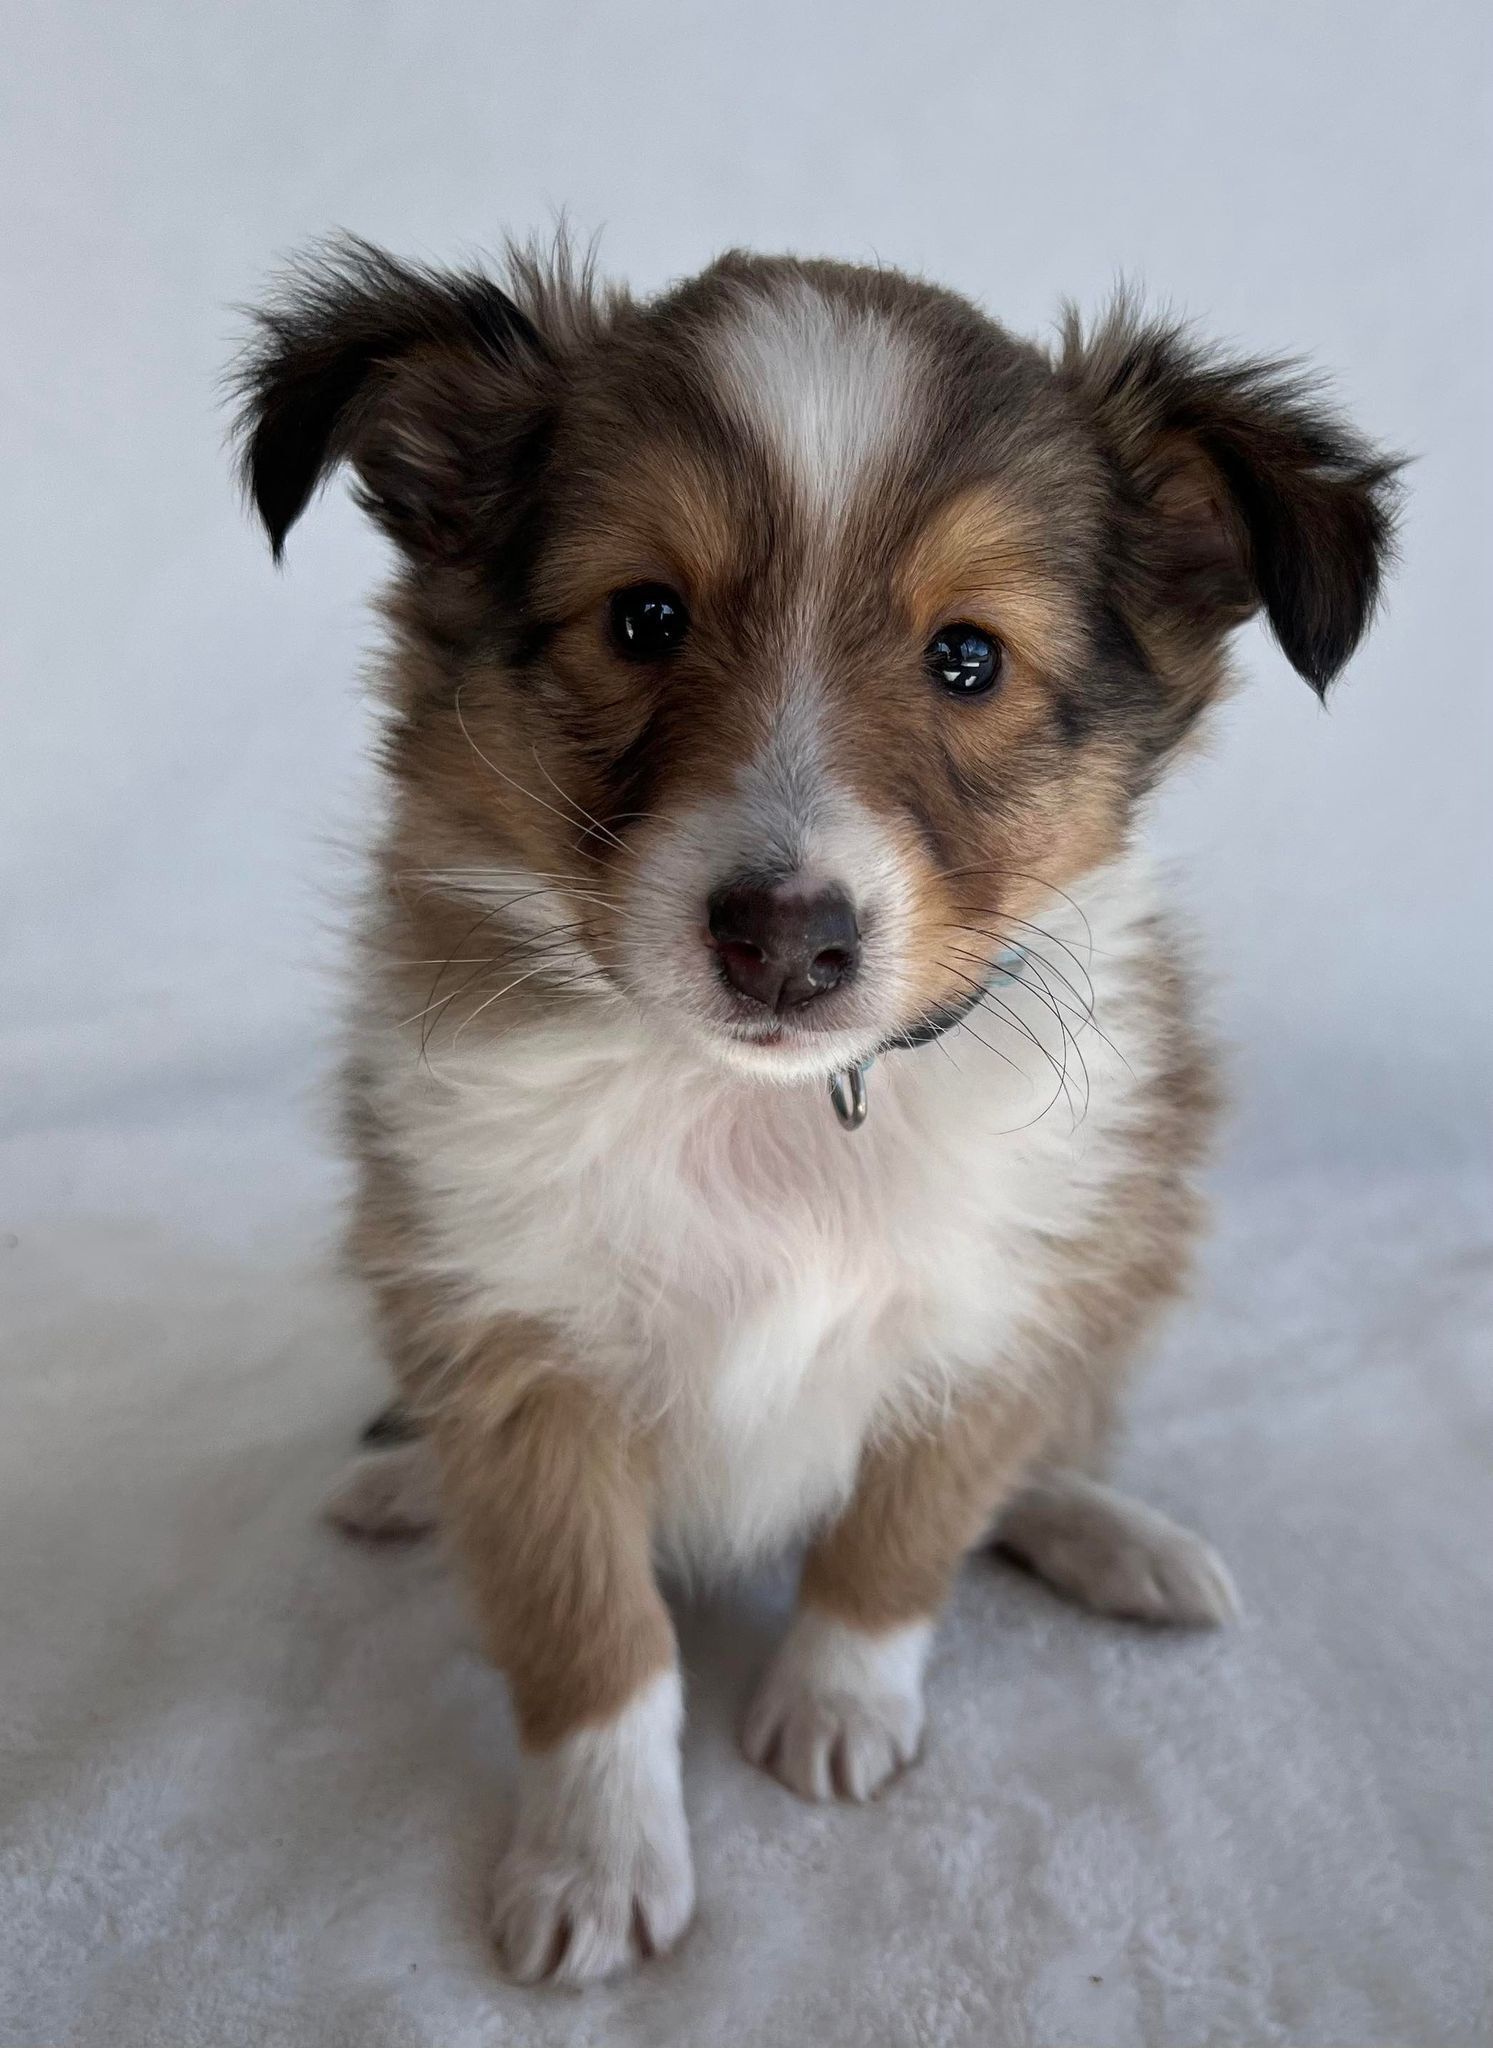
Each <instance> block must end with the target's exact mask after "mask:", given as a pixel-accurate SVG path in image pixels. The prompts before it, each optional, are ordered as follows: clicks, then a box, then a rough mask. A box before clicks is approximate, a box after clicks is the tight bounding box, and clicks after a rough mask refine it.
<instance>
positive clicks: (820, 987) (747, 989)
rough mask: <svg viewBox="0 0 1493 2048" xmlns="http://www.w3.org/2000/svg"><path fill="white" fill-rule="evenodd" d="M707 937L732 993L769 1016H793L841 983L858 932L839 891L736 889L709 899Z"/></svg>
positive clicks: (856, 952)
mask: <svg viewBox="0 0 1493 2048" xmlns="http://www.w3.org/2000/svg"><path fill="white" fill-rule="evenodd" d="M709 911H710V937H711V940H712V943H713V944H714V946H715V949H716V952H717V953H718V954H719V955H720V962H721V967H722V969H723V970H724V972H725V976H726V979H727V980H728V981H729V982H730V983H731V986H732V987H733V988H736V989H739V990H740V991H741V993H742V994H743V995H744V996H749V997H750V998H751V1000H752V1001H753V1002H754V1003H761V1004H762V1005H763V1006H764V1007H765V1008H767V1009H769V1010H796V1009H800V1008H801V1007H802V1006H803V1005H804V1004H805V1003H812V1002H813V1000H814V998H815V997H816V996H822V995H824V994H825V993H826V992H827V991H828V990H830V989H832V988H834V987H836V986H837V985H838V984H839V983H840V982H842V981H843V980H844V979H845V977H846V975H848V974H849V973H850V972H851V970H852V968H853V967H854V966H855V964H856V962H857V960H858V959H859V958H860V938H861V935H860V932H859V930H858V929H857V926H856V922H855V912H854V910H853V909H852V908H851V903H850V898H849V897H848V896H847V895H846V894H845V893H844V891H843V890H842V889H819V888H815V889H805V888H803V887H802V886H801V885H799V884H795V883H793V882H776V883H773V882H735V883H733V884H732V885H731V886H730V887H729V888H726V889H718V890H717V891H716V893H715V894H714V895H713V896H712V897H711V899H710V905H709Z"/></svg>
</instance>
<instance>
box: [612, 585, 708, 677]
mask: <svg viewBox="0 0 1493 2048" xmlns="http://www.w3.org/2000/svg"><path fill="white" fill-rule="evenodd" d="M609 616H610V619H611V627H612V644H613V646H614V647H615V648H616V650H617V652H618V653H619V654H620V655H622V656H624V657H625V658H626V659H627V660H628V661H662V660H663V658H664V656H665V655H668V654H672V653H673V652H674V649H675V648H676V647H677V646H678V645H679V644H680V642H681V641H682V640H683V638H684V636H685V634H686V633H687V632H688V631H689V613H688V612H687V611H686V610H685V608H684V599H683V598H682V597H681V596H680V595H679V592H678V591H677V590H670V588H669V586H668V584H667V583H630V584H629V585H628V586H627V588H626V590H617V591H614V592H613V593H612V601H611V607H610V614H609Z"/></svg>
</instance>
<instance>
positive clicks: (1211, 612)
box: [1058, 299, 1400, 695]
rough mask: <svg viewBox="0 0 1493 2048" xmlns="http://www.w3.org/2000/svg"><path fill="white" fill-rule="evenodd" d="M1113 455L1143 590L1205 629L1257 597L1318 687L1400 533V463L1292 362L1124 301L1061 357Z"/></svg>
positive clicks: (1069, 340) (1346, 650)
mask: <svg viewBox="0 0 1493 2048" xmlns="http://www.w3.org/2000/svg"><path fill="white" fill-rule="evenodd" d="M1058 374H1059V376H1060V378H1061V379H1062V380H1063V381H1064V382H1065V383H1066V384H1068V386H1069V387H1070V388H1071V389H1072V391H1073V392H1074V393H1075V395H1076V396H1077V397H1078V398H1079V399H1080V401H1081V402H1082V403H1083V405H1084V406H1085V408H1086V409H1087V411H1088V412H1089V414H1090V416H1091V418H1092V419H1093V421H1094V424H1095V426H1096V427H1097V429H1098V432H1099V435H1100V439H1101V442H1102V444H1103V445H1104V447H1105V449H1106V452H1107V453H1108V455H1109V457H1110V459H1111V461H1112V462H1113V463H1114V464H1115V465H1116V468H1117V471H1118V474H1119V477H1120V485H1121V496H1122V501H1123V525H1124V527H1125V530H1126V533H1127V537H1128V542H1129V546H1128V550H1127V552H1128V554H1129V557H1130V561H1129V566H1130V569H1131V572H1132V575H1133V576H1134V578H1135V579H1136V581H1137V582H1138V585H1139V589H1140V594H1141V599H1142V602H1144V603H1149V604H1150V605H1151V606H1152V607H1160V608H1161V609H1163V610H1164V611H1166V612H1168V613H1169V614H1171V615H1172V616H1173V617H1175V618H1176V619H1178V620H1180V621H1182V622H1185V623H1186V624H1187V625H1189V626H1190V627H1191V628H1193V629H1194V630H1195V631H1198V632H1200V633H1202V634H1203V635H1205V636H1206V635H1214V636H1216V635H1218V634H1220V633H1222V632H1224V631H1226V630H1227V629H1228V628H1229V627H1231V626H1235V625H1237V624H1239V623H1240V622H1241V621H1242V620H1243V619H1246V618H1248V617H1249V616H1250V614H1251V613H1252V612H1254V611H1256V610H1258V609H1259V608H1260V606H1262V605H1263V607H1264V609H1265V612H1266V615H1267V617H1268V618H1269V620H1270V624H1271V627H1272V629H1273V630H1274V633H1275V637H1276V639H1277V640H1278V641H1279V642H1280V644H1281V647H1282V648H1283V649H1284V651H1285V653H1286V656H1287V658H1288V659H1289V661H1290V663H1291V665H1292V667H1293V668H1294V669H1296V671H1297V672H1298V674H1300V675H1303V676H1305V677H1306V679H1307V681H1308V682H1309V683H1310V684H1311V685H1312V687H1313V688H1314V689H1315V690H1316V691H1317V692H1318V694H1319V695H1322V694H1324V693H1325V691H1326V688H1327V685H1328V684H1329V683H1330V682H1331V681H1332V679H1333V677H1334V676H1336V675H1337V673H1338V671H1339V670H1340V669H1341V668H1342V666H1343V664H1344V663H1345V662H1346V661H1347V659H1348V657H1349V655H1351V654H1352V652H1353V650H1354V648H1355V647H1356V646H1357V645H1358V642H1359V640H1360V639H1361V638H1362V636H1363V633H1364V630H1365V628H1366V627H1367V625H1368V623H1369V620H1370V618H1371V616H1372V614H1373V610H1374V606H1375V603H1376V602H1377V599H1378V594H1379V583H1380V577H1381V574H1382V571H1383V568H1384V564H1385V561H1386V558H1387V556H1388V554H1389V551H1390V548H1391V545H1392V541H1393V531H1394V513H1395V504H1396V499H1397V495H1398V493H1397V488H1396V482H1395V479H1396V476H1397V473H1398V470H1399V467H1400V465H1399V463H1398V462H1396V461H1395V460H1393V459H1392V458H1390V457H1388V456H1385V455H1383V454H1381V453H1380V452H1379V451H1378V450H1376V449H1374V448H1372V447H1371V446H1370V445H1369V444H1368V442H1366V441H1365V440H1363V439H1362V438H1361V437H1360V436H1359V435H1358V434H1356V433H1355V432H1354V431H1353V429H1352V428H1351V427H1349V426H1348V425H1347V424H1346V423H1345V422H1344V421H1342V420H1341V419H1339V418H1337V417H1336V415H1335V414H1333V413H1332V412H1331V411H1330V410H1329V409H1327V408H1326V407H1324V406H1323V405H1322V404H1320V403H1319V402H1318V399H1317V397H1316V395H1315V392H1314V389H1313V387H1312V385H1311V384H1310V383H1309V382H1308V381H1305V380H1303V379H1302V378H1301V377H1300V376H1299V375H1297V374H1294V373H1293V372H1292V370H1291V369H1290V368H1289V366H1282V365H1280V364H1273V363H1259V362H1229V361H1226V360H1224V359H1223V358H1221V357H1219V356H1217V355H1215V354H1212V353H1211V352H1209V351H1208V350H1207V349H1205V348H1202V347H1200V346H1198V345H1197V344H1196V343H1195V342H1194V341H1193V340H1191V339H1190V338H1189V336H1188V335H1187V333H1186V331H1185V330H1183V329H1181V328H1179V327H1177V326H1175V325H1168V324H1165V323H1147V322H1145V321H1143V320H1142V319H1140V318H1139V317H1138V316H1137V314H1136V311H1135V309H1134V307H1133V306H1132V305H1131V304H1130V303H1129V302H1128V301H1126V300H1123V299H1122V300H1121V301H1120V303H1119V304H1118V305H1117V306H1116V307H1115V308H1114V310H1113V311H1112V312H1111V313H1110V315H1109V316H1108V318H1107V319H1105V320H1104V321H1103V322H1101V323H1100V325H1099V326H1098V327H1097V328H1096V329H1095V330H1094V331H1093V332H1092V333H1090V334H1087V335H1086V334H1084V333H1083V332H1082V331H1081V329H1080V327H1079V325H1078V322H1077V321H1076V319H1074V318H1073V317H1072V316H1071V315H1070V316H1069V319H1068V321H1067V323H1066V327H1065V334H1064V347H1063V352H1062V357H1061V360H1060V362H1059V366H1058Z"/></svg>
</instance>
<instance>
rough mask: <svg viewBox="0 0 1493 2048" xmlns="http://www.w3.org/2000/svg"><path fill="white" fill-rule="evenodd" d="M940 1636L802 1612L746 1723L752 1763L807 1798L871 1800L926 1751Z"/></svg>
mask: <svg viewBox="0 0 1493 2048" xmlns="http://www.w3.org/2000/svg"><path fill="white" fill-rule="evenodd" d="M932 1635H933V1628H932V1624H931V1623H930V1622H926V1621H920V1622H913V1623H911V1624H910V1625H909V1626H907V1627H905V1628H897V1629H888V1630H886V1631H885V1632H884V1633H882V1634H880V1635H871V1634H868V1633H867V1632H866V1631H865V1630H864V1629H858V1628H851V1627H850V1626H849V1625H848V1624H847V1623H845V1622H842V1621H832V1620H830V1619H829V1617H828V1616H825V1615H818V1614H815V1613H813V1612H812V1611H810V1610H808V1609H805V1610H803V1611H802V1612H800V1614H799V1615H798V1617H797V1619H796V1620H795V1621H794V1623H793V1626H792V1627H791V1628H790V1629H789V1631H788V1633H787V1635H786V1636H785V1637H784V1639H783V1642H782V1644H781V1645H780V1647H779V1649H778V1653H777V1655H776V1656H775V1657H774V1658H773V1660H772V1663H771V1664H770V1665H769V1666H768V1669H767V1673H766V1675H765V1677H764V1678H763V1680H762V1682H761V1684H760V1685H759V1686H758V1688H757V1693H756V1696H755V1698H754V1699H753V1701H752V1704H751V1706H750V1708H749V1709H748V1710H747V1717H746V1720H745V1722H744V1723H743V1724H742V1731H741V1746H742V1748H743V1749H744V1750H745V1752H746V1755H747V1758H748V1760H749V1761H750V1762H751V1763H754V1764H757V1765H759V1766H760V1767H761V1768H762V1769H763V1770H765V1771H771V1772H772V1773H773V1775H774V1776H775V1777H778V1778H781V1779H782V1781H783V1783H784V1784H785V1785H786V1786H787V1787H788V1788H789V1790H790V1791H793V1792H797V1793H798V1794H799V1796H800V1797H801V1798H804V1799H869V1798H871V1797H872V1795H873V1794H874V1793H876V1792H878V1791H880V1789H881V1787H882V1786H883V1785H884V1784H885V1783H886V1782H887V1780H888V1779H889V1778H890V1777H891V1776H892V1775H893V1774H894V1773H895V1772H897V1771H899V1770H901V1769H903V1768H904V1766H905V1765H907V1764H910V1763H911V1762H912V1760H913V1758H914V1757H915V1756H916V1755H917V1753H918V1744H919V1742H920V1741H921V1740H922V1734H923V1671H924V1667H925V1666H926V1664H927V1661H928V1646H929V1643H930V1642H931V1640H932Z"/></svg>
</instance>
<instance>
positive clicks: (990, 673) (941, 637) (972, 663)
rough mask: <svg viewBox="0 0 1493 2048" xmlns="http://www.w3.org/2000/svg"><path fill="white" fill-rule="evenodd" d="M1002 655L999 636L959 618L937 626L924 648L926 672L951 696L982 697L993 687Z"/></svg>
mask: <svg viewBox="0 0 1493 2048" xmlns="http://www.w3.org/2000/svg"><path fill="white" fill-rule="evenodd" d="M1004 658H1005V655H1004V649H1003V648H1002V647H1001V644H1000V642H999V640H992V639H991V637H990V635H989V634H988V633H983V632H981V630H980V628H979V627H978V626H971V625H968V624H967V623H965V622H964V621H962V620H961V621H959V622H958V623H957V624H955V625H952V626H942V627H940V628H939V630H938V632H936V633H935V634H934V636H933V638H932V639H931V640H930V641H929V642H928V645H927V647H926V648H925V649H924V652H923V659H924V661H926V662H927V664H928V673H929V674H930V675H931V676H932V677H933V680H934V681H935V682H936V683H940V684H942V686H943V688H944V689H946V690H947V691H948V692H949V694H950V696H951V697H982V696H983V695H984V694H985V692H986V691H987V690H993V689H994V688H995V685H996V683H997V682H998V681H999V680H1000V672H1001V664H1002V662H1003V660H1004Z"/></svg>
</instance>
